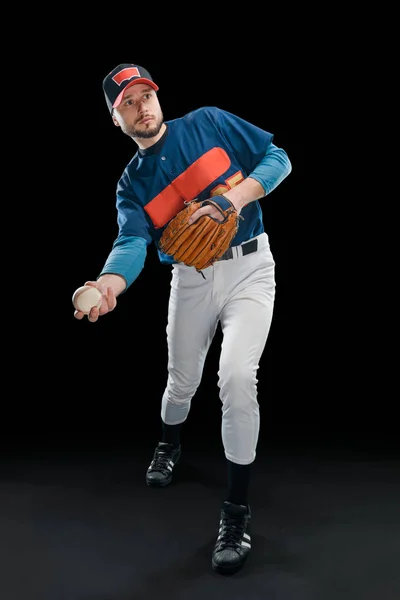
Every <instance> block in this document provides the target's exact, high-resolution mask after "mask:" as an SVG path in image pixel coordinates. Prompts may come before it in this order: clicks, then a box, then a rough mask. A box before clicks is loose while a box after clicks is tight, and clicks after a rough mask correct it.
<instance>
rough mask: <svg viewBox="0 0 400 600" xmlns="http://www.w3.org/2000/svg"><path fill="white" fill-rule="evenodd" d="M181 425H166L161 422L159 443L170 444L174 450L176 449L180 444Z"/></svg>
mask: <svg viewBox="0 0 400 600" xmlns="http://www.w3.org/2000/svg"><path fill="white" fill-rule="evenodd" d="M182 425H183V423H178V425H167V424H166V423H164V421H163V422H162V438H161V441H162V442H164V443H166V444H172V445H173V447H174V448H178V446H179V445H180V443H181V427H182Z"/></svg>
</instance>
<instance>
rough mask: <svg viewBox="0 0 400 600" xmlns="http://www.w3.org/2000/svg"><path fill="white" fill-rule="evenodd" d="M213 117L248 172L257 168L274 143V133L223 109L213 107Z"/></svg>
mask: <svg viewBox="0 0 400 600" xmlns="http://www.w3.org/2000/svg"><path fill="white" fill-rule="evenodd" d="M213 117H214V119H215V124H216V127H217V128H218V130H219V133H220V135H221V136H222V137H223V138H224V140H225V142H226V144H227V145H228V146H229V147H230V148H232V151H233V152H234V153H235V155H236V157H237V159H238V162H239V163H240V164H242V165H243V167H244V168H245V169H246V171H247V173H250V172H251V171H253V170H254V169H255V167H256V166H257V165H258V163H259V162H260V161H261V160H262V159H263V158H264V157H265V154H266V152H267V150H268V148H269V146H270V144H271V143H272V140H273V137H274V136H273V134H272V133H269V132H268V131H265V130H263V129H261V128H260V127H257V126H256V125H253V124H252V123H249V122H248V121H246V120H245V119H242V118H241V117H238V116H236V115H234V114H232V113H230V112H227V111H225V110H222V109H218V108H215V109H213Z"/></svg>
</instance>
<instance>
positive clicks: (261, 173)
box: [224, 144, 292, 213]
mask: <svg viewBox="0 0 400 600" xmlns="http://www.w3.org/2000/svg"><path fill="white" fill-rule="evenodd" d="M291 171H292V164H291V162H290V160H289V157H288V155H287V154H286V152H285V151H284V150H283V149H282V148H278V147H277V146H275V145H274V144H270V146H269V148H268V150H267V152H266V154H265V156H264V158H263V159H262V160H261V161H260V162H259V163H258V165H257V166H256V168H255V169H254V170H253V171H252V172H251V173H250V174H249V176H248V177H247V178H246V179H244V180H243V181H242V182H241V183H239V184H238V185H237V186H236V187H234V188H232V189H231V190H229V191H228V192H226V193H224V196H226V197H227V198H228V200H230V201H231V202H232V204H233V205H234V207H235V208H236V210H237V211H238V212H239V213H240V211H241V210H242V208H243V207H244V206H245V205H246V204H249V203H250V202H254V201H255V200H259V199H260V198H263V197H264V196H267V195H268V194H270V193H271V192H272V191H273V190H274V189H275V188H276V187H278V185H279V184H280V183H281V182H282V181H283V180H284V179H286V177H287V176H288V175H289V174H290V173H291Z"/></svg>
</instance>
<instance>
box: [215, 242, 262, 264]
mask: <svg viewBox="0 0 400 600" xmlns="http://www.w3.org/2000/svg"><path fill="white" fill-rule="evenodd" d="M239 247H240V248H241V249H242V255H243V256H246V254H252V253H253V252H257V250H258V240H257V239H255V240H251V241H250V242H246V243H245V244H241V245H240V246H234V248H239ZM230 258H233V248H228V250H227V251H226V252H224V254H223V255H222V256H221V258H220V259H219V260H229V259H230Z"/></svg>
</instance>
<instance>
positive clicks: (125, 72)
mask: <svg viewBox="0 0 400 600" xmlns="http://www.w3.org/2000/svg"><path fill="white" fill-rule="evenodd" d="M131 77H140V73H139V69H137V68H136V67H128V68H126V69H122V71H120V72H119V73H117V74H116V75H114V77H113V81H115V83H117V84H118V85H121V83H122V82H123V81H125V80H126V79H131Z"/></svg>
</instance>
